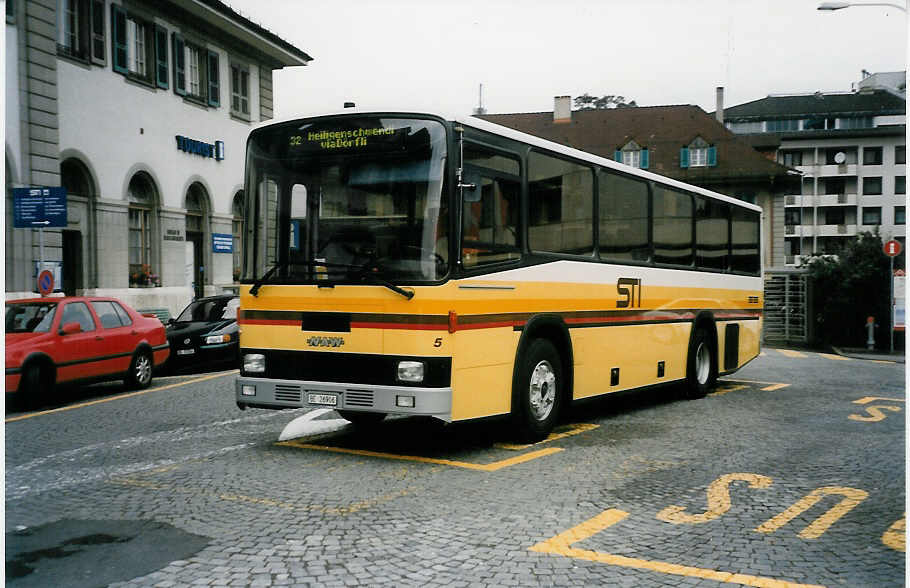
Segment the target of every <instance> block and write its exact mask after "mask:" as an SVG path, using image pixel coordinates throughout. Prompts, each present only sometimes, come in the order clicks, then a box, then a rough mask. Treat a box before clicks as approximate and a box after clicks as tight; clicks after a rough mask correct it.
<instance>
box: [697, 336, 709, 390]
mask: <svg viewBox="0 0 910 588" xmlns="http://www.w3.org/2000/svg"><path fill="white" fill-rule="evenodd" d="M710 375H711V355H710V352H709V351H708V346H707V345H705V344H704V343H699V344H698V350H697V351H696V352H695V379H696V381H698V383H699V384H701V385H704V384H707V383H708V377H709V376H710Z"/></svg>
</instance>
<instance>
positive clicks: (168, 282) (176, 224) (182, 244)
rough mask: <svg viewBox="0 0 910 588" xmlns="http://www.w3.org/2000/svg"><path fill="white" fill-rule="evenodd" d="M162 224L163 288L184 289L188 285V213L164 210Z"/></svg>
mask: <svg viewBox="0 0 910 588" xmlns="http://www.w3.org/2000/svg"><path fill="white" fill-rule="evenodd" d="M158 219H159V222H160V223H161V267H160V268H159V270H158V271H159V275H160V276H161V285H162V286H179V287H184V286H186V285H187V283H186V279H187V278H186V213H185V212H184V211H183V210H178V209H175V208H162V209H161V210H160V211H159V213H158Z"/></svg>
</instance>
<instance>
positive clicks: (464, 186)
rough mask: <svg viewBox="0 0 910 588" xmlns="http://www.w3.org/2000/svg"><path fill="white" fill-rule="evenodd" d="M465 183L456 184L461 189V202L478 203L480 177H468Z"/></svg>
mask: <svg viewBox="0 0 910 588" xmlns="http://www.w3.org/2000/svg"><path fill="white" fill-rule="evenodd" d="M465 180H466V181H465V182H463V183H461V184H458V187H459V188H461V194H462V197H461V198H462V200H464V201H465V202H480V197H481V191H480V176H473V177H472V176H468V177H467V178H465Z"/></svg>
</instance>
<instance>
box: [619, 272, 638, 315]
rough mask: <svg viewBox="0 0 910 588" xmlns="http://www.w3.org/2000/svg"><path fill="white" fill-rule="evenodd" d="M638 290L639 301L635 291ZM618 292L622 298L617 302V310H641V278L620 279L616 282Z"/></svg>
mask: <svg viewBox="0 0 910 588" xmlns="http://www.w3.org/2000/svg"><path fill="white" fill-rule="evenodd" d="M636 288H637V289H638V299H637V300H636V298H635V290H636ZM616 292H617V293H619V295H620V296H624V297H625V298H621V299H619V300H617V301H616V308H641V278H619V280H617V282H616Z"/></svg>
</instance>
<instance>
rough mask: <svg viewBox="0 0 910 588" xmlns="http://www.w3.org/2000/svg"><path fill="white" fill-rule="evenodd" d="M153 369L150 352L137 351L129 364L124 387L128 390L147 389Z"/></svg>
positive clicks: (145, 350) (144, 350)
mask: <svg viewBox="0 0 910 588" xmlns="http://www.w3.org/2000/svg"><path fill="white" fill-rule="evenodd" d="M153 367H154V360H153V359H152V352H151V351H148V350H147V349H141V350H139V351H137V352H136V353H135V354H133V361H131V362H130V371H129V372H127V374H126V385H127V386H128V387H130V388H138V389H142V388H148V387H149V385H150V384H151V383H152V369H153Z"/></svg>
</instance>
